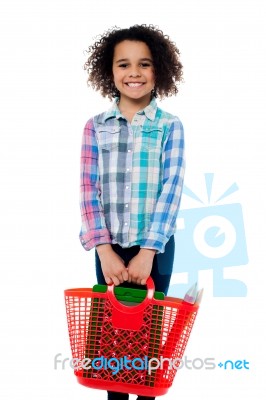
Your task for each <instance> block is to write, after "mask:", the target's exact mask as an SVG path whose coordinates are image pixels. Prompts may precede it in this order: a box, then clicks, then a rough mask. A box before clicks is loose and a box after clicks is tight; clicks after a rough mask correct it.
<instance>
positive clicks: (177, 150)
mask: <svg viewBox="0 0 266 400" xmlns="http://www.w3.org/2000/svg"><path fill="white" fill-rule="evenodd" d="M162 165H163V174H162V190H161V193H160V196H159V197H158V199H157V202H156V205H155V210H154V212H153V213H152V215H151V222H150V227H149V230H148V232H147V234H146V237H145V238H144V239H143V241H142V243H141V245H140V247H141V248H146V249H154V250H156V251H157V252H160V253H163V252H164V246H165V244H166V243H167V242H168V240H169V239H170V237H171V236H172V235H173V233H174V232H175V223H176V218H177V214H178V210H179V205H180V200H181V194H182V187H183V179H184V172H185V158H184V130H183V125H182V123H181V122H180V121H179V119H175V120H174V121H173V123H172V124H171V126H170V129H169V134H168V138H167V139H166V142H165V144H164V148H163V152H162Z"/></svg>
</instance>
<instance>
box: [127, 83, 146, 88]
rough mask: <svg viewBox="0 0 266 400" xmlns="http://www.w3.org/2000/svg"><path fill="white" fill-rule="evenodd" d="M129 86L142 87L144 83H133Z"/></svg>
mask: <svg viewBox="0 0 266 400" xmlns="http://www.w3.org/2000/svg"><path fill="white" fill-rule="evenodd" d="M127 85H128V86H129V87H138V86H141V85H142V83H137V82H136V83H133V82H131V83H127Z"/></svg>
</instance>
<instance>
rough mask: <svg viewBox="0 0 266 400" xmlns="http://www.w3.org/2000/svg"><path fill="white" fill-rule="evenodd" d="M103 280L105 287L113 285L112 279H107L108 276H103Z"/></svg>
mask: <svg viewBox="0 0 266 400" xmlns="http://www.w3.org/2000/svg"><path fill="white" fill-rule="evenodd" d="M104 279H105V282H106V283H107V285H110V284H111V283H113V281H112V279H111V278H109V277H108V276H105V277H104Z"/></svg>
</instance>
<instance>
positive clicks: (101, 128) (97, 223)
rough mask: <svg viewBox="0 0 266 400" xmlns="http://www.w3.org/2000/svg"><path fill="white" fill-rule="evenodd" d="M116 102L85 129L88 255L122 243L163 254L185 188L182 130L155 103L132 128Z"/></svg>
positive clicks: (82, 198) (84, 239)
mask: <svg viewBox="0 0 266 400" xmlns="http://www.w3.org/2000/svg"><path fill="white" fill-rule="evenodd" d="M117 102H118V99H116V100H115V102H114V103H113V105H112V107H111V108H110V109H109V110H108V111H107V112H104V113H102V114H99V115H97V116H95V117H94V118H91V119H90V120H89V121H88V122H87V124H86V126H85V129H84V134H83V140H82V154H81V186H80V188H81V192H80V193H81V196H80V206H81V216H82V227H81V232H80V240H81V243H82V245H83V246H84V248H85V249H86V250H90V249H91V248H93V247H94V246H96V245H98V244H104V243H118V244H119V245H120V246H122V247H131V246H134V245H139V246H140V247H141V248H150V249H155V250H156V251H157V252H164V246H165V244H166V243H167V241H168V240H169V238H170V237H171V236H172V235H173V233H174V232H175V223H176V218H177V213H178V209H179V204H180V198H181V192H182V186H183V177H184V165H185V161H184V135H183V126H182V123H181V122H180V120H179V119H178V118H177V117H175V116H173V115H171V114H169V113H167V112H165V111H163V110H161V109H160V108H159V107H158V106H157V103H156V101H155V99H152V100H151V102H150V104H149V105H148V106H147V107H146V108H145V109H144V110H142V111H139V112H138V113H136V114H135V117H134V118H133V120H132V122H131V123H129V122H128V121H127V120H126V119H125V118H124V117H123V115H122V114H121V112H120V110H119V108H118V106H117Z"/></svg>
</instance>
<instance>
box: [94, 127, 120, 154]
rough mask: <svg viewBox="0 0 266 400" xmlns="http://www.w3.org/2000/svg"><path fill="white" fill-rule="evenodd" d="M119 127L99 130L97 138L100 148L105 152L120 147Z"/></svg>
mask: <svg viewBox="0 0 266 400" xmlns="http://www.w3.org/2000/svg"><path fill="white" fill-rule="evenodd" d="M119 133H120V127H119V126H104V127H100V128H97V130H96V136H97V141H98V145H99V148H100V149H102V150H105V151H111V150H114V149H115V148H117V147H118V145H119Z"/></svg>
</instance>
